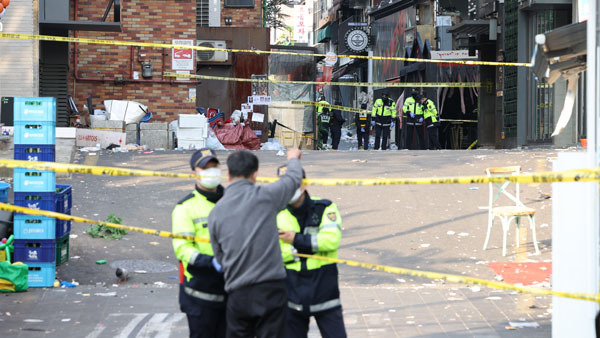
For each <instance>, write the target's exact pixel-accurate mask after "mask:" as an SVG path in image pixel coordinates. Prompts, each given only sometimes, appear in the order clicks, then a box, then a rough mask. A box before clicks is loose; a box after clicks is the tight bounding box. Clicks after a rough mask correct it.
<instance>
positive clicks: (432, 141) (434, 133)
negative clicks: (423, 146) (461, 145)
mask: <svg viewBox="0 0 600 338" xmlns="http://www.w3.org/2000/svg"><path fill="white" fill-rule="evenodd" d="M427 138H428V139H429V141H428V142H427V143H428V147H427V148H428V149H432V150H433V149H442V145H441V144H440V138H439V136H438V127H429V128H427Z"/></svg>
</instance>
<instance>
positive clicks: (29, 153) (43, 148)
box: [15, 144, 56, 162]
mask: <svg viewBox="0 0 600 338" xmlns="http://www.w3.org/2000/svg"><path fill="white" fill-rule="evenodd" d="M55 159H56V146H55V145H54V144H15V160H20V161H35V162H40V161H43V162H54V161H55Z"/></svg>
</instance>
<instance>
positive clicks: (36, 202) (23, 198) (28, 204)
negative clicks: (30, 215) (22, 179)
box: [14, 192, 56, 211]
mask: <svg viewBox="0 0 600 338" xmlns="http://www.w3.org/2000/svg"><path fill="white" fill-rule="evenodd" d="M55 196H56V194H55V193H53V192H15V195H14V204H15V205H18V206H20V207H25V208H29V209H36V210H48V211H56V197H55Z"/></svg>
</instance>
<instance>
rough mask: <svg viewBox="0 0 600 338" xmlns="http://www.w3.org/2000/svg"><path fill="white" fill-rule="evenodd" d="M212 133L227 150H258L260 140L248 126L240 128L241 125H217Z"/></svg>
mask: <svg viewBox="0 0 600 338" xmlns="http://www.w3.org/2000/svg"><path fill="white" fill-rule="evenodd" d="M214 132H215V135H217V138H218V139H219V141H220V142H221V143H222V144H223V146H224V147H225V148H227V149H238V150H241V149H245V150H258V149H260V139H259V138H258V136H256V134H255V133H254V131H252V129H250V127H249V126H242V125H241V124H237V125H235V126H234V125H232V124H225V125H219V124H217V125H216V126H215V129H214Z"/></svg>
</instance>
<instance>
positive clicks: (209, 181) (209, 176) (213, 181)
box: [196, 168, 221, 189]
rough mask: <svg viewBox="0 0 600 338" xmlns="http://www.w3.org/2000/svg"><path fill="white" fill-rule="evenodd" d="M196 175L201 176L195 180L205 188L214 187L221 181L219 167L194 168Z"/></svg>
mask: <svg viewBox="0 0 600 338" xmlns="http://www.w3.org/2000/svg"><path fill="white" fill-rule="evenodd" d="M196 175H198V176H202V177H201V178H200V179H199V180H198V181H197V182H198V184H200V185H201V186H203V187H205V188H206V189H214V188H216V187H217V186H218V185H219V184H220V183H221V169H219V168H210V169H204V170H202V169H196Z"/></svg>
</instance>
